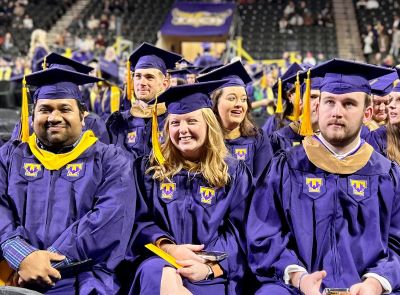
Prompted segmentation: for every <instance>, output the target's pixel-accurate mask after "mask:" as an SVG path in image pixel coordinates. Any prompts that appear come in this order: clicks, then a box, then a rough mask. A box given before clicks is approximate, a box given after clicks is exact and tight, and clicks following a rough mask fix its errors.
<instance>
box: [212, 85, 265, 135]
mask: <svg viewBox="0 0 400 295" xmlns="http://www.w3.org/2000/svg"><path fill="white" fill-rule="evenodd" d="M222 91H223V88H221V89H218V90H215V91H214V92H213V93H212V94H211V99H212V101H213V112H214V114H215V116H216V117H217V120H218V122H219V124H220V125H221V126H223V124H222V120H221V117H220V115H219V113H218V101H219V99H220V98H221V96H222ZM246 95H247V91H246ZM250 111H251V103H250V100H249V99H247V112H246V115H245V116H244V120H243V121H242V122H241V123H240V134H241V135H242V136H256V135H257V134H258V130H257V127H256V124H255V123H254V120H253V117H252V116H251V113H250ZM222 129H223V128H222Z"/></svg>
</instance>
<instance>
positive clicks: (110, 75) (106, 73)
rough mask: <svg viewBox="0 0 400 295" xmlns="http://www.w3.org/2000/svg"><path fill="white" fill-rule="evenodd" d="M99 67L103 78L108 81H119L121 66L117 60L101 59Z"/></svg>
mask: <svg viewBox="0 0 400 295" xmlns="http://www.w3.org/2000/svg"><path fill="white" fill-rule="evenodd" d="M99 68H100V71H101V77H102V78H104V79H105V80H107V81H112V82H114V83H116V84H118V83H119V68H118V64H117V63H116V62H113V61H107V60H104V59H102V60H100V63H99Z"/></svg>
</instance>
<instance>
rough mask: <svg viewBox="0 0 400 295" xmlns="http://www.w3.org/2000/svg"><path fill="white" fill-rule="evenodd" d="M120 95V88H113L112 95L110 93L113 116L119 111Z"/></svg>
mask: <svg viewBox="0 0 400 295" xmlns="http://www.w3.org/2000/svg"><path fill="white" fill-rule="evenodd" d="M120 96H121V95H120V93H119V88H118V86H115V85H113V86H111V93H110V109H111V114H112V113H114V112H117V111H119V106H120Z"/></svg>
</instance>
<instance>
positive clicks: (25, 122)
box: [20, 76, 29, 142]
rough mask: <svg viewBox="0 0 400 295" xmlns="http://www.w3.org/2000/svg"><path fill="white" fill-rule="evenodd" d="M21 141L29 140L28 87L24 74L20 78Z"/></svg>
mask: <svg viewBox="0 0 400 295" xmlns="http://www.w3.org/2000/svg"><path fill="white" fill-rule="evenodd" d="M20 138H21V141H22V142H28V140H29V110H28V88H27V87H26V80H25V76H24V79H22V106H21V134H20Z"/></svg>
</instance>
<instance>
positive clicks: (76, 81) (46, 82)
mask: <svg viewBox="0 0 400 295" xmlns="http://www.w3.org/2000/svg"><path fill="white" fill-rule="evenodd" d="M66 67H68V66H66V65H57V64H52V65H51V68H48V69H46V70H42V71H38V72H35V73H32V74H30V75H27V76H26V77H25V78H24V79H23V80H22V87H23V88H22V107H21V108H22V109H21V140H22V141H23V142H27V141H28V137H29V125H28V124H29V123H28V117H29V112H28V93H27V87H26V85H27V84H28V85H31V86H36V87H37V88H36V91H35V93H34V94H33V100H34V101H35V102H36V101H37V100H38V99H71V98H72V99H77V100H79V101H81V100H82V94H81V92H80V90H79V87H78V85H83V84H87V83H94V82H98V81H101V80H102V79H99V78H97V77H93V76H89V75H85V74H82V73H80V72H75V71H71V70H68V69H65V68H66Z"/></svg>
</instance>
